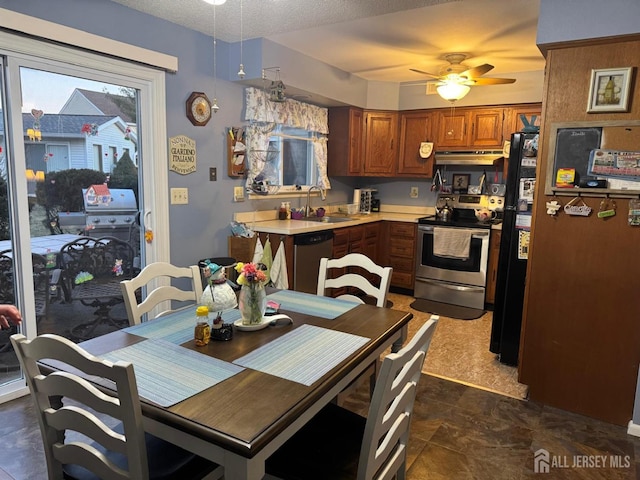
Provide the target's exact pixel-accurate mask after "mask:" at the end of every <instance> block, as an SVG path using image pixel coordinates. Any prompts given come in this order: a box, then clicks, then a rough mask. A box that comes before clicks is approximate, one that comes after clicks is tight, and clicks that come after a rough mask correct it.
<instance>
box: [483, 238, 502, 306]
mask: <svg viewBox="0 0 640 480" xmlns="http://www.w3.org/2000/svg"><path fill="white" fill-rule="evenodd" d="M501 239H502V232H501V231H500V230H491V239H490V240H489V264H488V265H487V287H486V291H485V297H484V301H485V302H486V303H491V304H493V303H494V302H495V299H496V279H497V278H498V259H499V257H500V240H501Z"/></svg>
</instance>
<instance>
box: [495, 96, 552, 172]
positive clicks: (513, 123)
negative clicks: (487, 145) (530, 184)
mask: <svg viewBox="0 0 640 480" xmlns="http://www.w3.org/2000/svg"><path fill="white" fill-rule="evenodd" d="M520 115H525V116H526V117H527V119H528V120H529V121H530V120H531V117H532V116H533V115H535V116H536V120H535V122H534V125H536V126H537V127H539V126H540V125H541V124H542V104H541V103H532V104H530V105H519V106H517V107H513V108H509V109H508V110H507V112H505V122H504V139H505V140H510V139H511V134H512V133H514V132H521V131H522V129H523V128H524V126H525V125H524V123H523V122H522V119H521V118H520ZM508 169H509V158H508V157H504V170H503V172H502V177H503V180H506V178H507V171H508Z"/></svg>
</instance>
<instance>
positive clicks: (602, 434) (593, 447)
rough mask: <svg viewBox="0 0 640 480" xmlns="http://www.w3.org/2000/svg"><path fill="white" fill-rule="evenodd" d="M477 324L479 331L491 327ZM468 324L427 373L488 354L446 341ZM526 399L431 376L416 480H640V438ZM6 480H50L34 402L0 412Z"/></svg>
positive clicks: (354, 399)
mask: <svg viewBox="0 0 640 480" xmlns="http://www.w3.org/2000/svg"><path fill="white" fill-rule="evenodd" d="M390 299H391V301H393V302H394V308H398V309H401V310H404V309H405V308H409V307H408V305H409V304H410V303H411V301H412V299H411V298H410V297H403V296H400V295H395V294H391V297H390ZM413 313H414V315H415V318H414V320H412V322H411V325H410V331H415V329H417V328H419V326H420V325H422V323H424V321H426V319H427V318H429V314H425V313H422V312H415V311H413ZM483 318H484V317H483ZM479 320H481V321H480V322H478V325H481V324H482V323H483V321H484V322H486V321H485V320H483V319H479ZM460 322H462V321H459V320H452V319H445V318H443V319H442V321H441V323H440V325H439V327H438V331H437V332H436V336H435V337H434V341H433V343H432V349H431V350H430V352H429V356H428V357H427V362H425V369H424V370H425V371H429V370H430V369H433V370H435V369H436V368H445V366H446V365H447V364H449V363H453V364H460V363H461V362H464V363H462V365H463V366H464V367H465V368H464V370H468V368H467V367H469V364H468V363H466V361H467V360H464V361H463V360H461V357H459V356H456V355H462V353H463V351H464V349H461V350H459V351H458V353H457V354H456V353H455V352H454V353H451V352H452V351H451V350H449V353H448V354H446V353H445V347H451V343H455V342H457V343H459V344H460V345H462V346H467V347H468V349H471V346H473V345H478V351H479V352H480V351H481V350H485V348H484V345H488V337H487V339H486V343H485V341H481V339H479V338H478V341H477V342H471V341H465V340H461V339H460V338H458V339H455V338H453V337H451V336H450V335H448V333H449V330H451V329H450V328H448V326H453V327H456V329H457V330H459V331H460V330H461V331H466V328H464V327H465V326H471V327H473V326H474V325H473V324H471V323H468V322H471V321H467V323H464V324H463V323H460ZM443 327H444V328H443ZM454 330H455V329H454ZM467 333H468V334H469V335H470V336H472V337H474V338H476V337H479V336H480V335H479V333H478V331H476V330H474V329H473V328H470V329H469V331H468V332H467ZM439 336H440V339H439V340H438V337H439ZM439 343H440V344H441V345H442V347H440V346H438V344H439ZM439 351H440V352H439ZM440 353H441V355H440ZM450 355H451V356H453V359H452V361H446V362H445V361H440V364H441V365H444V366H442V367H438V366H437V365H438V362H436V361H435V360H436V358H437V357H442V358H443V359H446V358H448V356H450ZM470 355H472V357H470V358H475V359H482V360H483V361H481V362H479V363H480V364H482V365H481V366H479V367H477V368H476V367H474V368H476V373H474V374H473V375H475V377H474V378H475V380H474V381H476V382H478V383H487V382H484V381H483V380H482V378H481V377H482V376H481V375H480V374H479V373H478V372H480V371H482V370H485V371H486V372H489V373H488V375H489V377H491V376H492V375H493V376H495V375H496V374H495V368H494V367H496V368H498V369H499V368H500V365H499V364H497V363H498V362H495V358H494V356H492V355H490V354H489V355H483V354H482V353H481V352H480V353H472V354H470ZM431 356H432V357H433V359H434V360H431V358H430V357H431ZM430 363H431V364H432V365H431V366H430ZM496 364H497V365H496ZM508 368H511V367H508ZM492 369H493V373H491V372H492ZM513 371H515V369H513ZM513 371H509V370H506V371H505V375H504V378H503V380H504V382H503V383H502V384H497V383H495V382H493V380H491V381H489V382H488V383H491V382H493V383H492V384H493V385H494V387H496V388H492V389H493V390H497V391H500V390H501V389H502V390H504V389H508V388H510V387H518V386H519V384H518V383H517V381H516V380H515V375H514V373H513ZM459 372H460V374H462V373H464V372H463V371H461V370H460V371H459ZM449 373H451V372H449ZM454 373H455V372H454ZM443 376H445V375H443ZM467 383H473V382H467ZM483 388H487V389H488V388H490V387H488V386H486V385H485V386H483ZM525 388H526V387H525ZM518 395H520V394H518ZM518 395H513V396H508V395H502V394H498V393H495V392H492V391H487V390H486V389H479V388H474V387H472V386H469V385H466V384H462V383H458V382H454V381H451V380H447V379H444V378H440V377H438V376H434V375H429V374H424V375H423V377H422V380H421V383H420V385H419V389H418V395H417V398H416V404H415V409H414V416H413V420H412V426H411V437H410V448H409V456H408V475H407V478H408V480H431V479H437V480H441V479H442V480H444V479H452V480H466V479H474V480H485V479H486V480H500V479H509V480H512V479H513V480H519V479H535V478H548V479H561V480H563V479H578V480H582V479H584V480H592V479H593V480H595V479H603V480H604V479H607V480H609V479H611V480H617V479H636V478H637V479H640V438H636V437H632V436H629V435H627V433H626V428H624V427H619V426H615V425H610V424H607V423H604V422H600V421H597V420H594V419H590V418H587V417H583V416H580V415H576V414H572V413H568V412H565V411H562V410H559V409H555V408H551V407H546V406H542V405H538V404H535V403H532V402H528V401H526V400H521V399H519V398H514V397H516V396H518ZM345 405H346V406H348V407H349V408H352V409H354V410H356V411H359V412H361V413H366V409H367V408H368V397H367V388H366V385H363V386H362V388H360V389H358V390H357V391H355V392H354V393H353V394H352V395H351V396H350V397H348V398H347V400H346V404H345ZM539 449H545V450H547V451H548V453H549V458H550V462H551V466H550V469H549V473H548V474H538V473H535V472H534V453H535V452H536V451H538V450H539ZM594 455H598V456H600V457H599V458H602V459H603V460H601V461H606V465H604V466H598V467H593V468H581V467H577V466H576V467H574V466H573V463H574V460H583V459H584V460H586V461H593V459H594V458H596V457H594ZM612 461H617V462H619V464H620V466H619V467H612V466H611V462H612ZM636 472H638V473H636ZM5 479H16V480H21V479H29V480H41V479H46V467H45V465H44V454H43V451H42V447H41V438H40V432H39V430H38V426H37V421H36V419H35V417H34V413H33V408H32V405H31V400H30V399H29V398H28V397H26V398H22V399H18V400H14V401H12V402H8V403H6V404H3V405H0V480H5Z"/></svg>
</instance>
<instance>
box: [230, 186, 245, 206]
mask: <svg viewBox="0 0 640 480" xmlns="http://www.w3.org/2000/svg"><path fill="white" fill-rule="evenodd" d="M233 201H234V202H244V188H243V187H233Z"/></svg>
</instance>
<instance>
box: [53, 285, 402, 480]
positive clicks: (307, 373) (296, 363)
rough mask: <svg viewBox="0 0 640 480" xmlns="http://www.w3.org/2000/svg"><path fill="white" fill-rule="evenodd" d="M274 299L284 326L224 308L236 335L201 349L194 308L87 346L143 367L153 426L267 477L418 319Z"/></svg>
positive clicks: (227, 465)
mask: <svg viewBox="0 0 640 480" xmlns="http://www.w3.org/2000/svg"><path fill="white" fill-rule="evenodd" d="M267 299H268V300H272V301H274V302H276V303H278V304H279V305H280V308H279V313H280V314H281V315H283V316H282V317H278V318H279V319H278V320H277V321H275V322H269V321H268V320H269V318H270V317H265V319H266V320H267V322H265V323H262V324H260V325H258V326H243V325H242V320H241V318H240V313H239V311H238V310H237V309H234V310H231V311H227V312H224V313H222V317H223V322H224V323H225V324H226V326H227V327H229V326H231V325H233V326H232V329H233V334H232V336H231V339H230V340H228V341H215V340H211V341H210V342H209V343H208V344H207V345H205V346H196V345H195V342H194V339H193V336H194V328H195V325H196V320H195V309H196V306H187V307H183V308H180V309H178V310H176V311H173V312H171V313H169V314H167V315H164V316H161V317H160V318H156V319H154V320H150V321H147V322H143V323H142V324H139V325H134V326H131V327H127V328H124V329H122V330H118V331H115V332H111V333H108V334H106V335H103V336H100V337H96V338H93V339H90V340H87V341H84V342H81V343H80V344H79V345H80V346H81V347H83V348H84V349H85V350H87V351H88V352H90V353H91V354H93V355H96V356H98V357H101V358H104V359H107V360H110V361H114V362H115V361H118V360H124V361H130V362H132V363H133V365H134V370H135V374H136V382H137V385H138V392H139V395H140V399H141V404H142V414H143V423H144V427H145V430H146V431H148V432H149V433H151V434H153V435H156V436H158V437H160V438H163V439H165V440H168V441H170V442H172V443H174V444H176V445H178V446H180V447H182V448H184V449H186V450H189V451H191V452H193V453H195V454H197V455H200V456H202V457H205V458H207V459H209V460H211V461H213V462H216V463H218V464H220V465H222V466H223V467H224V471H225V473H224V476H225V479H226V480H258V479H262V478H263V476H264V474H265V461H266V459H267V458H268V457H269V456H270V455H271V454H273V453H274V452H275V451H276V450H277V449H278V448H279V447H280V446H281V445H282V444H283V443H284V442H285V441H287V440H288V439H289V438H291V437H292V435H293V434H295V433H296V432H297V431H298V430H299V429H300V428H301V427H302V426H303V425H304V424H305V423H307V422H308V421H309V420H310V419H311V418H312V417H313V416H314V415H315V414H317V413H318V412H319V411H320V410H321V409H322V408H323V407H324V406H326V405H327V404H328V403H330V402H331V401H332V400H333V399H334V398H335V397H336V395H337V394H338V393H339V392H341V391H342V390H343V389H344V388H346V387H347V386H349V385H350V383H351V382H353V381H354V380H355V379H357V378H358V376H359V375H360V374H361V373H362V372H364V371H365V370H366V369H367V367H368V366H369V365H371V363H372V362H374V361H377V360H378V359H379V357H380V356H381V355H382V354H383V353H384V352H385V351H388V350H389V349H391V351H397V350H399V349H400V348H401V346H402V344H403V343H404V342H405V340H406V332H407V325H408V322H409V321H410V320H411V318H412V317H413V315H412V314H411V313H408V312H403V311H399V310H394V309H390V308H381V307H376V306H372V305H367V304H358V303H352V302H347V301H344V300H340V299H335V298H330V297H321V296H320V297H319V296H316V295H311V294H307V293H302V292H296V291H291V290H278V291H272V292H271V293H269V294H268V296H267ZM54 368H56V369H57V368H64V367H54ZM101 387H102V388H109V386H108V385H107V384H105V385H102V386H101ZM336 435H340V432H336Z"/></svg>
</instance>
